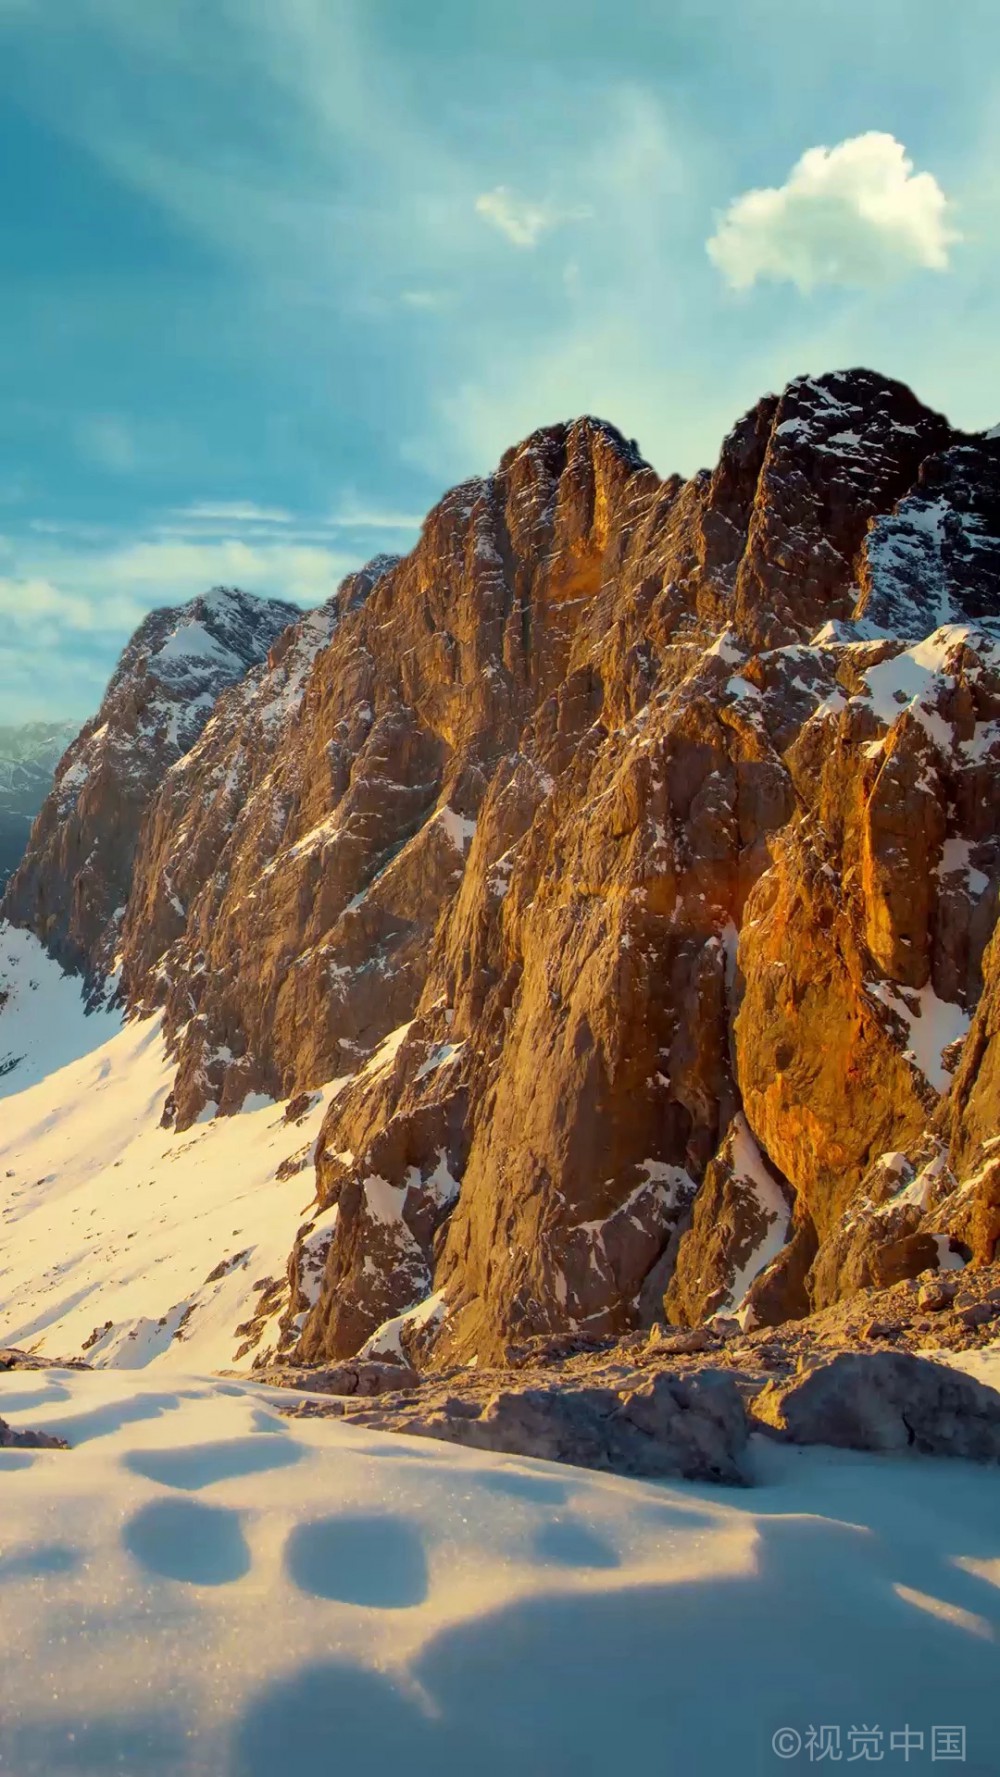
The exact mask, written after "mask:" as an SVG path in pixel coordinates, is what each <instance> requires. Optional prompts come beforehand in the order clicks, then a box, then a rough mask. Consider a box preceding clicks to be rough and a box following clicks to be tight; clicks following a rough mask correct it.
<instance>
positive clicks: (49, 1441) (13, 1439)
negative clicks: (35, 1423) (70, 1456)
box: [0, 1419, 69, 1450]
mask: <svg viewBox="0 0 1000 1777" xmlns="http://www.w3.org/2000/svg"><path fill="white" fill-rule="evenodd" d="M68 1449H69V1445H68V1443H67V1442H66V1439H65V1438H53V1437H50V1436H49V1434H48V1432H44V1431H14V1430H13V1429H12V1427H11V1426H9V1425H8V1424H7V1421H6V1419H0V1450H68Z"/></svg>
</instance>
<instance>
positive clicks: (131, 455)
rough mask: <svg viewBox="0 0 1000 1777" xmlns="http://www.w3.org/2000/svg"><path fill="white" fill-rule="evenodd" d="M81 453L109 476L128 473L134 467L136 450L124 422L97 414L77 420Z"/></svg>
mask: <svg viewBox="0 0 1000 1777" xmlns="http://www.w3.org/2000/svg"><path fill="white" fill-rule="evenodd" d="M77 436H78V439H79V445H80V452H81V454H82V455H83V456H84V457H85V458H86V459H87V460H88V461H89V462H91V463H94V464H96V465H97V467H98V468H100V469H105V470H109V471H110V472H111V473H112V474H113V475H130V474H131V473H132V471H133V470H134V469H135V468H136V467H137V465H138V461H139V451H138V447H137V444H136V440H135V435H134V433H133V431H132V428H131V427H130V426H129V425H128V423H127V422H126V421H125V420H123V419H120V418H119V417H118V416H117V415H115V414H100V415H96V416H95V417H93V418H91V419H87V420H84V421H82V422H81V424H80V425H79V427H78V430H77Z"/></svg>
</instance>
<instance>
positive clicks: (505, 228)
mask: <svg viewBox="0 0 1000 1777" xmlns="http://www.w3.org/2000/svg"><path fill="white" fill-rule="evenodd" d="M476 213H477V214H478V215H480V216H482V217H484V218H485V220H486V221H487V222H489V223H490V224H491V225H492V227H493V228H496V229H498V230H499V232H500V233H501V234H502V235H506V237H507V239H508V240H509V241H510V242H511V243H512V245H513V246H515V247H537V245H538V243H539V241H540V240H541V238H542V236H543V234H546V233H547V232H548V230H549V229H550V228H557V227H558V226H559V224H560V223H563V222H583V221H586V219H587V218H588V217H589V216H590V215H591V214H592V211H591V210H589V209H587V208H585V207H577V208H576V209H571V210H557V209H554V208H553V207H552V206H551V205H549V204H539V203H534V202H533V201H532V200H531V199H530V198H524V197H518V195H517V193H516V192H513V191H511V189H510V187H509V186H508V185H495V186H494V187H493V190H492V191H483V192H481V193H480V195H479V196H478V197H477V199H476Z"/></svg>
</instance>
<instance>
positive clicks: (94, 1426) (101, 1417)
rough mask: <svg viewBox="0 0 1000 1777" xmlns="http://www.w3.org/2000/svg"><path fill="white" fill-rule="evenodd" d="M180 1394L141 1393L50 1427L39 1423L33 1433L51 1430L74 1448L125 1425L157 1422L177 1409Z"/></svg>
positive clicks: (73, 1415)
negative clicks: (143, 1421) (132, 1398)
mask: <svg viewBox="0 0 1000 1777" xmlns="http://www.w3.org/2000/svg"><path fill="white" fill-rule="evenodd" d="M180 1404H181V1402H180V1395H177V1394H141V1395H137V1396H136V1397H135V1399H134V1400H131V1401H115V1402H114V1403H113V1404H112V1405H111V1406H108V1407H92V1408H91V1409H90V1411H89V1412H87V1413H73V1414H71V1415H70V1417H69V1418H68V1419H60V1420H59V1421H58V1422H55V1423H53V1424H51V1425H46V1424H42V1423H39V1424H38V1425H36V1426H34V1427H33V1428H32V1429H33V1430H35V1431H51V1432H54V1433H55V1434H56V1436H57V1437H60V1438H66V1439H67V1441H68V1442H69V1443H70V1444H71V1445H73V1446H74V1447H75V1446H76V1445H77V1444H89V1443H90V1441H91V1439H93V1438H107V1437H110V1436H111V1435H112V1433H113V1432H116V1431H121V1429H122V1426H124V1425H137V1424H139V1423H140V1422H141V1421H142V1420H143V1419H159V1418H161V1417H162V1415H163V1414H164V1413H171V1412H173V1411H174V1409H175V1408H177V1407H179V1406H180Z"/></svg>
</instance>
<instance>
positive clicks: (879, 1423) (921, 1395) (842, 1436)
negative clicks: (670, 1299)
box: [751, 1351, 1000, 1462]
mask: <svg viewBox="0 0 1000 1777" xmlns="http://www.w3.org/2000/svg"><path fill="white" fill-rule="evenodd" d="M751 1411H752V1413H753V1415H754V1417H755V1418H756V1419H758V1420H759V1421H760V1422H761V1424H763V1425H765V1426H769V1427H771V1428H772V1429H773V1430H775V1431H779V1432H781V1433H782V1434H784V1435H785V1436H786V1437H788V1438H789V1439H790V1440H791V1441H792V1442H794V1443H796V1444H835V1445H838V1446H839V1447H841V1448H843V1449H848V1450H878V1451H890V1452H892V1451H900V1450H916V1451H920V1452H922V1453H923V1454H925V1455H928V1456H957V1457H964V1458H968V1459H969V1460H971V1461H973V1462H1000V1394H998V1393H997V1391H996V1389H993V1388H987V1387H985V1386H984V1384H983V1383H981V1382H975V1381H973V1379H972V1378H971V1377H969V1376H964V1375H962V1374H961V1373H960V1372H958V1371H956V1370H953V1369H951V1368H950V1367H949V1366H947V1365H945V1364H936V1363H931V1362H929V1361H928V1360H927V1359H926V1358H920V1357H914V1356H913V1355H912V1353H910V1352H902V1351H878V1352H871V1353H870V1354H869V1353H859V1352H841V1353H840V1354H839V1355H838V1356H837V1357H834V1358H831V1359H830V1361H829V1362H828V1363H820V1364H817V1365H816V1367H815V1368H814V1369H811V1370H808V1371H807V1372H806V1374H805V1375H801V1376H796V1377H794V1378H793V1379H792V1380H791V1381H789V1382H773V1383H769V1384H768V1385H767V1387H766V1388H764V1389H763V1390H762V1391H761V1392H760V1393H759V1394H757V1395H756V1396H755V1397H754V1399H753V1401H752V1406H751Z"/></svg>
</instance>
